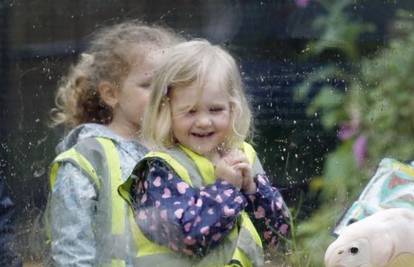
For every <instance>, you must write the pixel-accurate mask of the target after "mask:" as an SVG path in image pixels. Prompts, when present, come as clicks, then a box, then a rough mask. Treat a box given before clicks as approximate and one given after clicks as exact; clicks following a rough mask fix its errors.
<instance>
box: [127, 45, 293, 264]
mask: <svg viewBox="0 0 414 267" xmlns="http://www.w3.org/2000/svg"><path fill="white" fill-rule="evenodd" d="M250 122H251V113H250V109H249V105H248V103H247V101H246V98H245V95H244V92H243V85H242V81H241V77H240V74H239V70H238V68H237V65H236V62H235V60H234V59H233V58H232V57H231V56H230V55H229V54H228V52H226V51H225V50H223V49H222V48H220V47H219V46H214V45H211V44H210V43H209V42H207V41H204V40H195V41H191V42H185V43H181V44H179V45H177V46H175V47H173V48H171V49H169V50H168V51H167V53H166V55H165V57H164V58H163V61H162V63H160V65H159V68H158V69H157V71H156V74H155V76H154V81H153V91H152V93H151V97H150V104H149V106H148V109H147V111H146V112H145V115H144V122H143V129H142V134H143V139H144V140H145V141H146V142H147V144H148V146H149V147H150V148H151V149H153V151H152V152H150V153H149V154H147V155H146V156H145V158H144V159H143V160H141V161H140V162H139V163H138V165H137V167H135V169H134V171H133V175H132V176H131V177H130V179H128V181H127V182H126V183H124V184H123V185H122V186H121V187H120V192H121V195H123V196H124V197H125V198H126V199H127V200H128V201H129V202H130V204H131V205H132V206H133V208H134V210H135V213H136V223H137V225H138V226H139V227H138V229H137V231H136V232H135V233H134V234H135V239H136V242H137V246H138V254H137V264H141V265H140V266H170V267H171V266H261V265H263V263H264V261H263V245H262V241H265V242H266V243H267V244H272V245H275V244H276V242H277V239H278V235H286V234H287V232H288V210H287V208H286V205H285V203H284V201H283V199H282V196H281V195H280V194H279V192H278V190H277V189H276V188H274V187H272V186H271V184H270V183H269V180H268V179H267V177H266V175H265V173H264V171H263V169H262V167H261V164H260V161H259V160H258V158H257V156H256V152H255V151H254V149H253V147H252V146H251V145H249V144H248V143H245V142H244V141H245V139H246V138H247V136H248V135H249V129H250ZM258 229H260V230H261V232H260V233H258V231H257V230H258Z"/></svg>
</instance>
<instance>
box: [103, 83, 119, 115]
mask: <svg viewBox="0 0 414 267" xmlns="http://www.w3.org/2000/svg"><path fill="white" fill-rule="evenodd" d="M98 91H99V95H100V97H101V99H102V101H103V102H105V104H107V105H108V106H110V107H111V108H114V107H115V106H116V105H117V104H118V101H119V100H118V89H117V88H116V87H115V86H114V85H113V84H111V83H110V82H106V81H104V82H100V83H99V85H98Z"/></svg>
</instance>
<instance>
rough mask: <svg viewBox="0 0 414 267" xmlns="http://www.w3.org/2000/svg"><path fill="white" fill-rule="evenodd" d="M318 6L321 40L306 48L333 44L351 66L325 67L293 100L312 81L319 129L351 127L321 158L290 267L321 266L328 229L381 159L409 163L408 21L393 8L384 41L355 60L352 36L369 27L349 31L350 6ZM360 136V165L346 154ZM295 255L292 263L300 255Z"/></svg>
mask: <svg viewBox="0 0 414 267" xmlns="http://www.w3.org/2000/svg"><path fill="white" fill-rule="evenodd" d="M325 2H326V3H325ZM328 2H331V3H330V4H328ZM332 2H334V3H332ZM322 3H324V4H326V7H328V6H329V7H331V8H332V9H331V10H330V12H328V13H327V15H326V16H324V17H322V18H320V19H319V20H318V25H322V26H323V27H325V31H324V33H323V34H322V37H321V40H316V41H315V42H314V43H312V45H311V47H312V48H313V51H312V52H313V53H314V54H315V55H316V54H320V53H322V52H323V50H324V49H332V44H334V45H335V46H336V47H335V49H339V50H342V51H343V53H344V54H346V55H347V56H348V59H349V60H351V61H352V66H351V67H350V68H346V69H344V68H342V69H341V68H339V67H337V66H335V65H332V64H331V65H329V64H328V65H326V67H324V68H322V69H320V70H318V71H316V72H315V73H312V74H311V75H310V76H309V78H308V79H307V80H306V81H305V82H304V83H303V84H302V85H301V86H300V87H299V88H298V93H297V97H298V98H301V97H302V98H303V97H306V96H307V94H308V93H309V91H310V88H312V86H315V84H318V85H319V86H320V87H321V89H320V90H319V93H318V94H317V95H316V96H315V97H314V98H313V99H312V102H311V104H310V105H309V108H308V114H310V115H313V114H314V113H315V112H317V113H319V114H320V116H321V120H322V123H323V125H324V126H325V127H327V128H330V129H331V128H340V127H341V126H343V125H345V124H352V125H353V126H354V129H353V133H352V134H351V135H349V136H348V137H347V138H344V139H343V140H339V141H340V142H339V144H338V146H337V148H336V149H335V150H334V151H332V152H331V153H329V154H328V155H327V157H326V160H325V164H324V169H323V174H322V185H321V187H320V188H321V189H320V190H321V191H320V201H321V203H322V204H321V206H320V207H319V208H318V210H316V211H315V212H314V213H313V214H312V216H311V217H310V218H307V219H306V220H303V221H302V222H299V223H298V225H297V231H296V236H295V238H296V239H297V240H295V242H296V244H300V246H296V247H295V249H296V250H297V251H298V252H299V254H300V255H302V254H303V253H302V252H303V251H307V253H308V254H309V257H308V258H307V262H306V263H303V264H304V265H301V264H298V265H297V266H323V255H324V252H325V249H326V248H327V246H328V245H329V243H330V242H332V240H333V237H331V236H330V235H329V232H330V229H331V228H332V227H333V226H334V225H335V222H336V221H337V220H338V219H339V217H340V215H341V214H342V212H344V210H345V208H346V207H348V206H349V205H350V204H351V203H352V201H354V200H355V199H356V197H357V196H358V194H359V193H360V192H361V190H362V189H363V187H364V186H365V184H366V183H367V181H368V179H369V178H370V177H371V176H372V174H373V173H374V170H375V168H376V165H377V164H378V163H379V161H380V160H381V159H382V158H384V157H394V158H397V159H401V160H408V159H411V160H412V159H414V97H413V96H414V75H413V73H414V19H413V17H412V16H410V14H408V13H406V12H404V11H399V12H398V20H397V21H396V23H395V24H394V25H395V27H394V28H393V29H392V33H393V34H394V35H393V36H392V38H391V39H390V41H389V43H388V44H387V45H386V46H385V47H384V48H383V49H381V50H379V51H378V52H377V53H376V54H375V55H371V56H369V57H368V56H366V57H361V56H359V53H358V45H357V43H356V40H357V37H358V36H359V35H360V34H361V33H362V32H365V31H366V30H371V28H370V27H367V26H363V25H361V24H359V25H360V26H361V27H360V28H359V30H357V29H356V28H358V27H359V26H358V22H351V21H350V18H348V17H346V13H345V7H346V5H348V4H349V3H350V1H346V3H345V1H322ZM347 27H350V28H347ZM335 31H337V32H335ZM332 40H339V41H338V42H333V41H332ZM318 77H319V79H318ZM334 79H336V80H340V81H343V83H344V85H345V89H344V90H338V89H337V88H335V84H334V83H330V81H332V80H334ZM361 136H363V137H364V138H366V140H367V146H366V149H367V153H366V155H365V160H363V161H361V162H358V161H357V158H356V154H355V152H354V149H355V146H356V145H357V144H356V140H357V139H358V138H359V137H361ZM300 255H298V256H297V257H296V262H298V261H300V258H303V256H300ZM292 257H295V253H293V254H292ZM298 259H299V260H298ZM293 266H295V265H293Z"/></svg>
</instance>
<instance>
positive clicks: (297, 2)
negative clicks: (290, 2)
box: [295, 0, 310, 8]
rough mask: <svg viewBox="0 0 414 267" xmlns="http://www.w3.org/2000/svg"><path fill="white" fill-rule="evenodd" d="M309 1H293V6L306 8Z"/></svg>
mask: <svg viewBox="0 0 414 267" xmlns="http://www.w3.org/2000/svg"><path fill="white" fill-rule="evenodd" d="M309 2H310V0H295V4H296V6H298V7H302V8H304V7H307V6H308V5H309Z"/></svg>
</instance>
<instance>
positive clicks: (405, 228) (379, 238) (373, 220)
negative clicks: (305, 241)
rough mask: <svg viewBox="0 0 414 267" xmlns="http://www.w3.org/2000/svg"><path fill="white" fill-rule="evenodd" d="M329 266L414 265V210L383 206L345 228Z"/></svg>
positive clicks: (327, 260) (327, 257)
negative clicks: (384, 208)
mask: <svg viewBox="0 0 414 267" xmlns="http://www.w3.org/2000/svg"><path fill="white" fill-rule="evenodd" d="M325 265H326V267H414V211H413V210H411V209H404V208H393V209H386V210H381V211H378V212H376V213H374V214H373V215H371V216H368V217H366V218H365V219H362V220H360V221H358V222H355V223H353V224H351V225H349V226H347V227H346V228H344V229H343V231H342V232H341V234H340V235H339V237H338V238H337V239H336V240H335V241H334V242H333V243H332V244H331V245H330V246H329V247H328V249H327V250H326V253H325Z"/></svg>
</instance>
